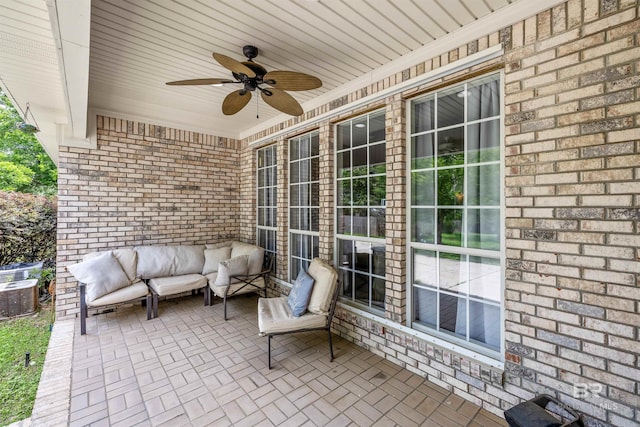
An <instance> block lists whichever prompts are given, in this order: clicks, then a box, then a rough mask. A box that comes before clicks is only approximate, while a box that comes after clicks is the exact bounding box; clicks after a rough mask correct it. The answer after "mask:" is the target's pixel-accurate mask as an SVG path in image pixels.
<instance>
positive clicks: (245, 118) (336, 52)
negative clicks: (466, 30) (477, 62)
mask: <svg viewBox="0 0 640 427" xmlns="http://www.w3.org/2000/svg"><path fill="white" fill-rule="evenodd" d="M513 2H514V0H319V1H312V0H246V1H239V0H216V1H205V0H173V1H168V0H148V1H140V0H137V1H134V0H93V1H92V8H91V53H90V73H89V79H90V80H89V105H90V107H94V108H96V109H97V110H103V111H108V112H118V113H120V114H121V115H123V116H130V117H140V118H147V119H152V120H153V119H155V120H158V121H162V122H163V123H167V124H171V123H175V124H176V125H179V126H181V127H187V128H191V129H198V130H208V131H209V132H211V133H214V134H217V135H222V136H237V135H239V134H240V133H241V132H242V131H243V130H246V129H248V128H253V127H256V126H257V125H259V123H261V122H264V121H266V120H269V119H273V118H274V117H276V116H279V115H280V114H281V113H279V112H278V111H277V110H275V109H273V108H271V107H269V106H267V105H266V104H264V102H263V101H262V100H259V101H257V98H259V97H258V96H255V95H254V97H253V99H252V101H251V103H250V104H249V105H247V106H246V107H245V108H244V109H243V110H242V111H241V112H240V113H238V114H236V115H234V116H224V115H223V114H222V112H221V104H222V101H223V99H224V97H225V96H226V95H227V94H228V93H230V92H231V91H233V90H235V89H238V87H236V86H235V85H227V86H223V87H212V86H166V85H165V83H166V82H168V81H173V80H183V79H192V78H202V77H221V78H231V73H230V72H229V71H228V70H226V69H225V68H223V67H222V66H220V65H219V64H218V63H217V62H216V61H215V60H214V59H213V58H212V56H211V54H212V52H217V53H222V54H224V55H227V56H230V57H232V58H234V59H236V60H239V61H243V60H245V58H244V56H243V55H242V47H243V46H244V45H247V44H251V45H254V46H257V47H258V48H259V49H260V54H259V56H258V57H257V58H256V59H255V61H256V62H257V63H259V64H261V65H263V66H264V67H265V68H266V69H267V70H293V71H300V72H304V73H308V74H312V75H315V76H317V77H318V78H320V79H321V80H322V82H323V86H322V87H321V88H319V89H315V90H310V91H304V92H290V94H291V95H293V96H294V97H295V98H296V99H297V100H298V101H299V102H300V103H301V104H302V105H303V107H304V104H305V102H308V101H310V100H312V99H313V98H314V97H317V96H319V95H322V94H325V93H327V92H329V91H332V90H334V89H336V88H338V87H340V86H341V85H344V84H346V83H348V82H350V81H351V80H353V79H356V78H358V77H360V76H363V75H365V74H366V73H369V72H371V71H372V70H375V69H376V68H378V67H380V66H382V65H384V64H387V63H389V62H391V61H394V60H396V59H398V58H400V57H401V56H403V55H406V54H407V53H409V52H411V51H414V50H415V49H418V48H420V47H422V46H424V45H427V44H429V43H430V42H432V41H434V40H435V39H437V38H439V37H442V36H444V35H446V34H449V33H452V32H455V31H456V30H458V29H460V28H461V27H463V26H465V25H467V24H470V23H472V22H474V21H476V20H478V19H481V18H483V17H485V16H487V15H489V14H491V13H492V12H494V11H496V10H498V9H500V8H504V7H507V6H509V5H510V4H511V3H513ZM499 26H500V24H497V27H496V28H498V27H499ZM494 30H495V29H494ZM487 32H489V29H487ZM258 103H259V105H258ZM257 114H259V119H257V118H256V115H257ZM282 117H283V118H285V117H286V116H282Z"/></svg>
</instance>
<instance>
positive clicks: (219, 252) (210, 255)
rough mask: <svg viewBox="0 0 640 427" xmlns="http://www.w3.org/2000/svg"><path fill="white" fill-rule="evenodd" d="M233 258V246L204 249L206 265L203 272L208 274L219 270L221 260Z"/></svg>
mask: <svg viewBox="0 0 640 427" xmlns="http://www.w3.org/2000/svg"><path fill="white" fill-rule="evenodd" d="M229 258H231V246H222V247H220V248H215V249H205V250H204V267H203V268H202V274H204V275H207V274H210V273H215V272H217V271H218V264H220V261H226V260H228V259H229Z"/></svg>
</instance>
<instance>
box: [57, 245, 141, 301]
mask: <svg viewBox="0 0 640 427" xmlns="http://www.w3.org/2000/svg"><path fill="white" fill-rule="evenodd" d="M67 269H68V270H69V272H70V273H71V274H73V276H74V277H75V278H76V279H78V281H79V282H81V283H85V284H86V285H87V287H86V294H85V301H86V302H87V303H91V302H93V301H94V300H96V299H98V298H100V297H102V296H105V295H107V294H109V293H111V292H114V291H117V290H118V289H121V288H124V287H125V286H128V285H129V284H130V283H131V281H130V280H129V278H128V277H127V275H126V274H125V272H124V271H123V270H122V267H121V266H120V263H119V262H118V260H117V259H116V257H115V256H114V255H113V253H112V252H111V251H108V252H105V253H103V254H102V255H98V256H96V257H94V258H91V259H88V260H86V261H82V262H80V263H78V264H73V265H70V266H68V267H67Z"/></svg>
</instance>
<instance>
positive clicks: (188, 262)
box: [171, 245, 204, 276]
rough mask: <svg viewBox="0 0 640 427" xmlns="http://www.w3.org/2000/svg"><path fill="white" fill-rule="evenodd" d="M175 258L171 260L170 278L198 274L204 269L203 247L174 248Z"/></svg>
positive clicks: (184, 246)
mask: <svg viewBox="0 0 640 427" xmlns="http://www.w3.org/2000/svg"><path fill="white" fill-rule="evenodd" d="M174 248H175V257H174V259H173V269H172V270H171V275H172V276H181V275H183V274H194V273H197V274H200V273H202V269H203V267H204V245H195V246H187V245H181V246H174Z"/></svg>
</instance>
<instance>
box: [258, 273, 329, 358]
mask: <svg viewBox="0 0 640 427" xmlns="http://www.w3.org/2000/svg"><path fill="white" fill-rule="evenodd" d="M339 295H340V281H338V282H337V283H336V288H335V290H334V291H333V296H332V297H331V305H330V307H329V314H328V315H327V324H326V325H324V326H320V327H317V328H304V329H292V330H290V331H283V332H273V333H270V334H266V335H267V337H268V351H267V357H268V358H269V363H268V365H269V369H271V338H272V337H274V336H276V335H288V334H296V333H298V332H311V331H327V334H328V335H329V354H330V355H331V358H330V359H329V362H333V359H334V357H333V341H332V339H331V322H332V320H333V315H334V313H335V311H336V305H337V304H338V296H339Z"/></svg>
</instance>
